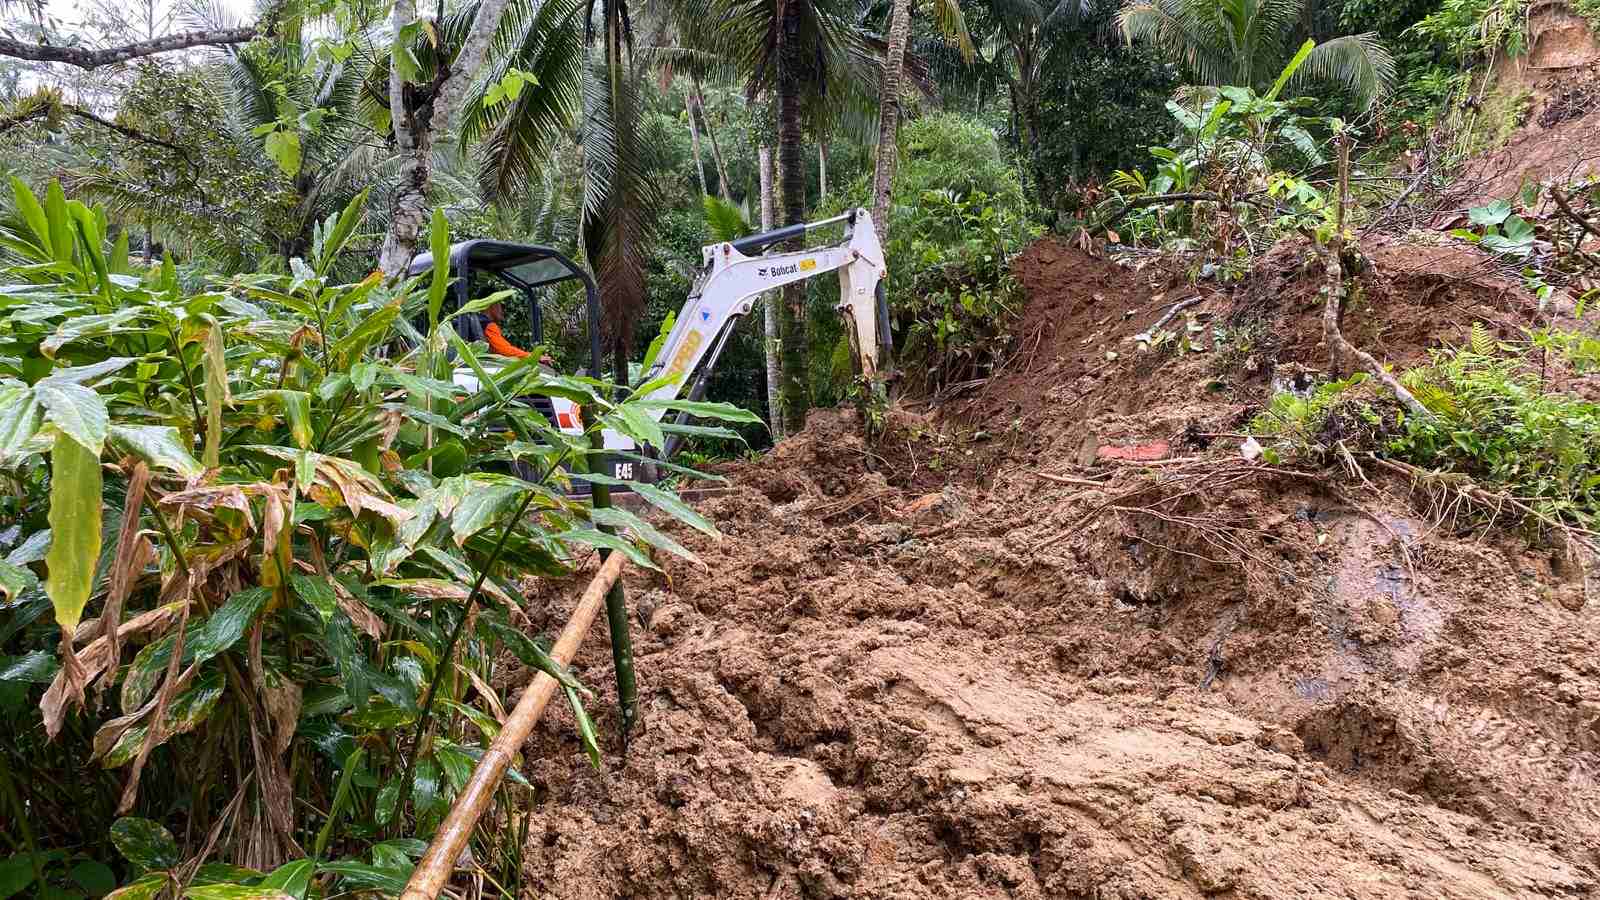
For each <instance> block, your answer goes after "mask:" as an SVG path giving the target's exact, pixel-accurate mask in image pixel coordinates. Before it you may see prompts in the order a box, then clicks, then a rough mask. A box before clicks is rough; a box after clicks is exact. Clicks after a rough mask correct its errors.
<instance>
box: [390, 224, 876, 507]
mask: <svg viewBox="0 0 1600 900" xmlns="http://www.w3.org/2000/svg"><path fill="white" fill-rule="evenodd" d="M840 225H842V226H843V227H844V238H843V240H841V241H840V242H838V243H836V244H831V245H825V246H819V247H813V248H810V249H807V250H800V251H793V252H782V253H770V254H769V253H767V252H766V251H767V250H768V248H770V247H772V246H773V245H775V244H781V243H784V242H786V241H791V240H795V239H801V238H805V237H807V236H808V235H811V234H812V232H815V231H819V230H821V229H825V228H830V227H834V226H840ZM432 267H433V256H432V254H428V253H424V254H422V255H420V256H418V257H417V258H416V259H415V260H413V261H412V263H411V268H410V274H413V275H417V274H421V273H423V272H426V271H429V270H430V269H432ZM829 272H836V273H838V277H839V304H838V306H837V307H836V308H837V310H838V312H839V313H840V315H841V316H842V317H843V318H844V321H845V330H846V332H847V334H848V335H849V338H850V342H851V349H852V353H853V355H854V356H855V358H856V361H857V367H858V370H859V371H860V372H861V374H862V375H864V376H866V377H868V378H869V379H877V378H882V377H883V376H884V375H886V374H887V370H888V367H889V366H890V357H891V354H892V351H893V341H892V338H891V336H890V331H889V310H888V304H887V301H886V300H885V294H884V281H885V279H886V278H887V276H888V270H887V268H886V266H885V264H884V258H883V248H882V246H880V245H879V243H878V235H877V231H876V230H875V229H874V228H873V226H872V217H871V215H870V214H868V212H867V211H866V210H865V209H856V210H852V211H850V212H847V213H845V214H843V215H840V216H835V217H833V218H831V219H824V220H822V221H820V222H811V223H808V224H804V225H792V226H789V227H786V228H779V229H776V230H773V231H766V232H762V233H760V234H753V235H750V236H749V237H744V238H740V239H738V240H735V241H724V242H721V243H717V244H711V245H709V246H706V247H704V248H702V249H701V267H700V272H699V274H698V275H697V276H696V278H695V281H694V286H693V288H692V289H691V290H690V292H689V297H688V299H687V300H686V301H684V304H683V307H682V308H681V309H680V310H679V311H678V314H677V318H676V320H675V322H674V324H673V327H672V330H671V331H670V333H669V334H668V335H667V337H666V340H665V341H664V342H663V343H662V345H661V347H660V349H659V350H658V352H657V353H656V356H655V359H654V361H653V363H652V364H651V367H650V369H649V370H648V371H646V372H644V373H643V378H642V380H641V381H640V382H639V383H641V384H642V383H646V382H649V381H653V380H656V379H657V378H659V377H660V376H662V375H674V376H679V377H677V378H674V379H673V380H672V381H670V382H669V383H667V384H666V385H664V386H662V387H660V388H658V389H656V390H655V391H654V392H653V393H652V394H651V395H650V399H652V400H676V399H688V400H701V399H704V395H705V390H706V384H707V382H708V379H709V377H710V375H711V372H712V370H713V369H714V368H715V367H716V364H717V359H718V357H719V356H721V354H722V350H723V348H724V347H725V346H726V345H727V343H728V338H729V337H730V336H731V335H732V333H733V329H734V327H735V325H736V324H737V323H738V321H739V319H741V318H742V317H744V316H745V315H747V314H748V313H749V312H750V311H751V309H752V308H754V306H755V301H756V298H757V296H759V295H760V294H762V293H765V292H767V291H771V290H774V289H776V288H781V287H783V286H784V285H787V284H792V283H794V282H797V281H805V280H808V279H811V278H816V277H818V276H820V275H824V274H826V273H829ZM450 274H451V276H452V281H451V285H452V287H451V291H450V294H449V295H448V296H447V297H446V299H445V305H446V308H447V309H448V310H452V311H453V310H456V309H460V308H462V307H463V306H464V305H465V304H466V303H467V302H468V301H469V299H470V296H469V295H470V294H471V293H472V292H473V291H474V289H475V288H478V289H481V288H482V287H483V286H488V287H489V288H490V289H491V290H494V291H504V290H507V289H509V290H511V291H513V292H514V293H513V297H514V298H516V299H517V300H519V301H520V302H521V303H524V304H526V315H525V316H524V315H518V316H516V317H514V319H515V321H516V322H517V324H516V325H508V326H507V328H508V332H509V333H507V334H506V335H505V337H506V338H507V339H509V340H510V341H511V342H512V343H514V344H520V345H521V346H523V347H533V346H536V345H538V344H541V343H542V342H543V340H544V316H543V310H542V309H541V304H540V297H541V295H542V294H543V293H544V292H545V289H547V288H551V287H554V286H556V285H559V284H562V283H565V282H577V283H579V284H581V285H582V287H583V291H584V294H585V312H586V322H585V326H586V329H587V337H588V348H587V349H588V351H589V356H590V364H589V369H588V372H590V373H598V372H600V371H602V369H601V354H600V335H599V333H598V332H597V331H596V327H595V325H596V322H597V321H598V319H599V315H600V293H599V290H598V288H597V287H596V286H595V282H594V279H593V278H592V277H591V276H590V275H589V273H588V272H586V271H584V270H583V269H582V268H581V267H580V266H579V265H578V264H577V263H575V262H574V261H573V260H572V259H570V258H569V257H567V256H566V255H564V254H562V253H561V252H560V251H558V250H555V249H553V248H550V247H541V246H536V245H531V244H514V243H506V242H503V241H493V240H471V241H463V242H460V243H457V244H454V245H452V246H451V248H450ZM455 323H456V328H457V331H458V333H460V335H461V337H462V339H464V340H466V341H469V342H470V341H482V340H484V339H485V334H484V331H485V321H484V319H483V318H482V317H480V316H471V315H468V316H458V317H457V318H456V319H455ZM493 359H494V358H493V357H489V358H486V359H485V368H486V369H488V370H489V371H490V373H491V374H492V373H493V372H494V371H496V370H497V368H498V367H496V366H494V365H492V364H491V360H493ZM455 380H456V383H457V384H459V385H460V386H462V387H463V388H466V389H468V390H472V391H475V390H477V389H478V380H477V378H476V376H475V375H474V373H473V372H472V370H471V369H466V368H462V369H458V370H457V371H456V373H455ZM529 401H530V402H531V403H532V404H533V405H534V406H535V408H537V409H538V410H539V411H540V412H541V413H543V414H544V415H545V416H546V417H547V418H548V419H549V420H550V422H551V423H552V424H553V425H554V426H555V427H556V428H558V429H560V430H561V431H563V432H565V433H568V434H573V435H578V434H582V433H583V424H582V422H581V420H580V418H579V410H578V408H577V405H576V404H575V403H573V402H572V401H571V400H568V399H564V398H560V397H533V398H529ZM651 415H654V416H655V417H656V418H657V419H658V420H659V419H660V418H661V417H662V416H663V415H665V411H664V410H662V409H661V408H659V407H658V408H656V409H655V410H653V411H652V413H651ZM678 415H679V416H680V420H681V418H686V415H685V414H683V413H679V414H678ZM676 438H677V435H669V437H668V444H669V446H666V447H655V448H642V447H639V446H637V445H636V443H635V442H634V440H633V439H632V438H630V437H627V436H625V435H621V434H617V433H615V432H613V431H611V430H609V429H608V430H607V431H606V432H605V447H606V449H607V450H608V451H613V453H610V454H608V455H607V457H606V460H605V464H604V465H605V466H606V467H607V468H602V469H601V471H609V473H610V474H611V476H612V477H613V478H619V479H624V480H629V481H634V480H647V475H648V473H646V472H642V471H640V470H639V469H640V464H639V463H638V459H639V457H640V456H641V454H644V455H648V456H651V457H653V458H656V459H667V458H670V457H671V456H672V453H673V451H674V450H675V449H676ZM617 451H621V452H620V453H619V452H617Z"/></svg>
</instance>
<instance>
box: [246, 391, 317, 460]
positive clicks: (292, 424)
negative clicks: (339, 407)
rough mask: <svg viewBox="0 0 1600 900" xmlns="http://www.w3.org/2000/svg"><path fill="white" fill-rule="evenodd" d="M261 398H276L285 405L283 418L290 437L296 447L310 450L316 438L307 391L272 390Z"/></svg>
mask: <svg viewBox="0 0 1600 900" xmlns="http://www.w3.org/2000/svg"><path fill="white" fill-rule="evenodd" d="M241 396H242V395H241ZM261 396H268V397H275V398H277V400H278V402H279V403H281V404H283V417H284V419H285V420H286V421H287V422H288V423H289V435H290V437H292V438H293V439H294V443H295V446H296V447H299V448H300V449H301V450H310V449H311V441H312V439H313V437H314V436H315V435H313V433H312V428H311V395H310V394H308V393H306V392H305V391H283V390H272V391H262V392H261Z"/></svg>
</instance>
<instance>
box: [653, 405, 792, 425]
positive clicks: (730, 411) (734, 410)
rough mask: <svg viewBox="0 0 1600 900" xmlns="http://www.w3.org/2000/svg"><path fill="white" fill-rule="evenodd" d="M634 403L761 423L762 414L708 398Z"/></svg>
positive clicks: (734, 420)
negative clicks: (711, 400)
mask: <svg viewBox="0 0 1600 900" xmlns="http://www.w3.org/2000/svg"><path fill="white" fill-rule="evenodd" d="M634 405H637V406H639V407H640V408H642V409H667V410H675V411H677V412H686V413H688V414H689V415H691V416H699V417H700V418H702V419H718V420H721V421H723V422H750V423H753V424H760V423H761V421H762V419H761V417H760V416H758V415H756V414H755V413H753V412H751V411H750V410H748V409H745V408H744V407H742V406H734V405H733V404H732V403H712V402H710V401H706V400H639V401H635V403H634Z"/></svg>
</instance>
